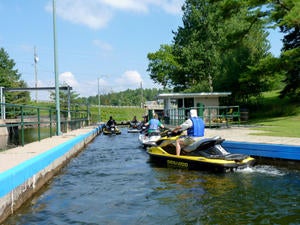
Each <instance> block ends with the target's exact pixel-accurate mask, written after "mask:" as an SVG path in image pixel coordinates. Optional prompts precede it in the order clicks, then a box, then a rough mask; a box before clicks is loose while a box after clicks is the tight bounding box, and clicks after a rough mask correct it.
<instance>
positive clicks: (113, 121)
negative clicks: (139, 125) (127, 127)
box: [106, 116, 117, 128]
mask: <svg viewBox="0 0 300 225" xmlns="http://www.w3.org/2000/svg"><path fill="white" fill-rule="evenodd" d="M116 125H117V123H116V121H115V120H114V119H113V117H112V116H110V117H109V120H108V121H107V123H106V126H107V127H109V128H110V127H111V126H116Z"/></svg>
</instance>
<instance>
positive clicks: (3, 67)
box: [0, 48, 30, 104]
mask: <svg viewBox="0 0 300 225" xmlns="http://www.w3.org/2000/svg"><path fill="white" fill-rule="evenodd" d="M15 66H16V64H15V62H14V60H13V59H10V58H9V55H8V53H7V52H6V51H5V50H4V48H0V86H1V87H5V88H24V87H27V84H26V83H25V81H23V80H21V79H20V78H21V74H20V73H19V72H18V70H17V69H15ZM5 101H6V103H14V104H25V103H27V102H29V101H30V95H29V93H28V92H25V91H23V92H21V91H18V92H6V93H5Z"/></svg>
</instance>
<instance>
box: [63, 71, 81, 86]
mask: <svg viewBox="0 0 300 225" xmlns="http://www.w3.org/2000/svg"><path fill="white" fill-rule="evenodd" d="M59 81H60V83H66V84H68V85H69V86H71V87H73V88H76V87H78V86H79V83H78V82H77V80H76V79H75V77H74V75H73V74H72V73H71V72H64V73H61V74H60V75H59Z"/></svg>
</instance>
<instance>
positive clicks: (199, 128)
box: [173, 109, 205, 156]
mask: <svg viewBox="0 0 300 225" xmlns="http://www.w3.org/2000/svg"><path fill="white" fill-rule="evenodd" d="M204 128H205V124H204V121H203V120H202V119H201V118H200V117H198V115H197V110H196V109H191V110H190V118H189V119H187V120H186V121H184V122H183V123H182V124H181V125H179V126H177V127H176V128H175V129H174V130H173V132H174V133H176V132H177V131H179V130H187V136H184V137H181V138H178V139H177V140H176V155H177V156H179V155H180V151H181V148H182V147H185V146H187V145H190V144H192V143H193V142H195V141H196V140H197V139H199V137H203V136H204Z"/></svg>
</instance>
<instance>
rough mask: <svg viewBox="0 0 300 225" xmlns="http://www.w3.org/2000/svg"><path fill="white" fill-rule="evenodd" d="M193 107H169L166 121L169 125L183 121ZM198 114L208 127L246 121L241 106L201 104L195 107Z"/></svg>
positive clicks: (165, 117) (165, 116)
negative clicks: (243, 118)
mask: <svg viewBox="0 0 300 225" xmlns="http://www.w3.org/2000/svg"><path fill="white" fill-rule="evenodd" d="M190 109H191V108H178V109H177V108H176V109H169V110H167V112H165V115H164V123H166V124H169V125H173V126H176V125H179V124H181V123H183V122H184V121H185V120H186V119H187V118H188V115H189V111H190ZM193 109H196V110H197V112H198V116H199V117H201V118H202V119H203V120H204V122H205V124H206V126H207V127H223V126H229V125H232V124H238V125H239V124H240V123H241V122H245V120H241V113H240V107H239V106H201V107H195V108H193Z"/></svg>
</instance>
